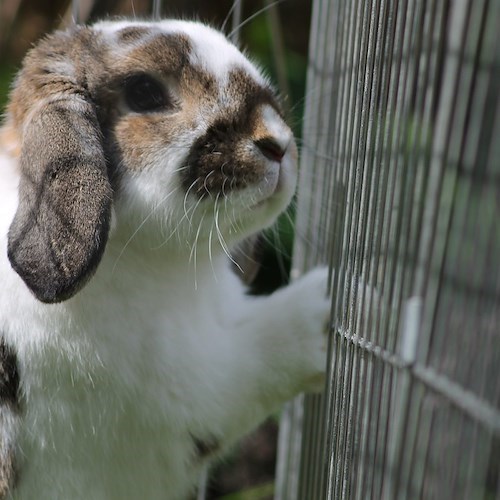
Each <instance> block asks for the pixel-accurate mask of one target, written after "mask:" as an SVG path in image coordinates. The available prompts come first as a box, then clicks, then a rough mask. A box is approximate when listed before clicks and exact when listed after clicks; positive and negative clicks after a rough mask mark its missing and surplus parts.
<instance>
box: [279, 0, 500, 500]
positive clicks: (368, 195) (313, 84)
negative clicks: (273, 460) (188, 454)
mask: <svg viewBox="0 0 500 500" xmlns="http://www.w3.org/2000/svg"><path fill="white" fill-rule="evenodd" d="M498 26H500V3H499V2H497V1H487V0H479V1H478V0H474V1H473V0H460V1H459V0H454V1H452V0H427V1H424V0H392V1H391V0H373V1H366V0H336V1H333V0H316V1H315V2H314V10H313V21H312V27H311V39H310V57H309V59H310V60H309V70H308V84H307V88H308V89H307V96H306V115H305V119H304V127H303V147H302V160H301V181H300V187H299V206H298V220H297V229H296V231H297V243H296V248H295V265H294V274H296V275H298V274H300V273H301V272H302V271H303V270H305V269H307V268H309V267H311V266H313V265H316V264H317V263H318V262H320V263H329V265H330V267H331V270H332V271H331V281H330V291H331V297H332V315H331V329H330V337H329V365H328V380H327V384H326V391H325V395H324V397H318V396H312V397H306V398H301V399H298V400H296V401H295V402H293V403H291V404H290V405H289V406H288V408H287V409H286V411H285V415H284V417H283V421H282V427H281V435H280V451H279V457H280V460H279V464H278V473H279V477H278V485H277V492H276V497H275V498H277V499H281V500H291V499H301V500H304V499H306V500H317V499H320V498H348V499H355V498H359V499H367V498H374V499H380V498H383V499H389V498H425V499H433V498H436V499H437V498H439V499H460V498H463V499H479V498H484V499H490V498H491V499H493V498H499V497H500V485H499V477H500V225H499V221H500V175H499V174H500V149H499V142H498V138H499V137H500V113H499V106H498V99H499V90H500V75H499V62H500V60H499V46H498V35H497V32H498Z"/></svg>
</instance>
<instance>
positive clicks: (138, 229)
mask: <svg viewBox="0 0 500 500" xmlns="http://www.w3.org/2000/svg"><path fill="white" fill-rule="evenodd" d="M177 189H178V188H175V189H172V191H170V192H169V193H168V194H167V195H166V196H165V197H164V198H163V199H162V200H161V201H160V202H159V203H158V204H157V205H155V206H154V207H153V208H152V209H151V211H150V212H149V214H148V215H147V216H146V217H144V219H143V221H142V222H141V223H140V224H139V226H138V227H137V229H136V230H135V231H134V232H133V233H132V235H131V236H130V238H129V239H128V240H127V241H126V242H125V245H123V247H122V249H121V250H120V253H119V254H118V257H117V258H116V260H115V263H114V265H113V270H112V273H114V272H115V269H116V266H117V265H118V261H119V260H120V259H121V257H122V255H123V254H124V252H125V250H126V249H127V247H128V246H129V245H130V243H131V242H132V240H133V239H134V238H135V236H136V235H137V233H138V232H139V231H140V230H141V229H142V228H143V227H144V225H145V224H146V222H147V221H148V220H149V219H150V218H151V217H152V216H153V214H154V213H155V212H156V211H157V210H158V208H160V206H161V205H162V204H163V203H165V201H167V200H168V198H170V196H172V195H173V194H174V193H175V192H176V191H177Z"/></svg>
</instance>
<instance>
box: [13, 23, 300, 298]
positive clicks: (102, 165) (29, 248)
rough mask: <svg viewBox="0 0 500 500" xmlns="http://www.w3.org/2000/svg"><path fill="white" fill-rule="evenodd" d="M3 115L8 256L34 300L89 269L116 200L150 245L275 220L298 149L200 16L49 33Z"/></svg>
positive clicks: (73, 286)
mask: <svg viewBox="0 0 500 500" xmlns="http://www.w3.org/2000/svg"><path fill="white" fill-rule="evenodd" d="M6 128H8V129H9V132H10V133H11V135H13V136H15V137H16V141H17V143H18V145H19V170H20V184H19V206H18V209H17V212H16V215H15V217H14V220H13V222H12V225H11V227H10V231H9V242H8V252H9V258H10V260H11V263H12V266H13V267H14V269H15V270H16V272H17V273H18V274H19V275H20V276H21V277H22V278H23V280H24V281H25V282H26V284H27V285H28V287H29V288H30V289H31V290H32V291H33V293H34V294H35V295H36V296H37V297H38V298H39V299H40V300H42V301H44V302H57V301H61V300H65V299H67V298H69V297H71V296H72V295H74V294H75V293H76V292H77V291H78V290H79V289H80V288H81V287H82V286H83V285H84V284H85V282H86V281H87V280H88V279H89V277H90V276H91V275H92V273H93V272H94V271H95V269H96V267H97V265H98V263H99V261H100V259H101V257H102V255H103V252H104V249H105V246H106V243H107V240H108V233H109V228H110V218H111V212H112V207H114V210H115V212H116V219H117V220H116V224H117V227H120V226H123V227H129V228H130V231H134V228H135V230H136V229H137V228H138V227H139V226H141V227H142V226H144V227H145V228H146V227H152V228H153V230H155V231H156V233H157V235H158V240H159V243H160V244H162V241H163V244H165V245H178V246H179V245H181V246H182V245H183V244H184V243H183V242H185V241H187V242H190V244H193V241H194V240H195V239H196V243H197V244H198V245H201V242H202V241H206V242H207V244H212V242H210V243H208V241H209V240H212V239H213V240H219V241H220V242H221V244H222V245H233V244H235V243H237V242H238V241H240V240H242V239H243V238H245V237H246V236H248V235H249V234H251V233H253V232H255V231H257V230H259V229H261V228H263V227H265V226H267V225H269V224H270V223H272V222H273V220H274V219H275V218H276V216H277V215H278V214H279V213H280V212H281V211H282V210H283V209H284V207H285V206H286V205H287V204H288V202H289V201H290V199H291V197H292V195H293V191H294V189H295V181H296V162H297V150H296V146H295V143H294V140H293V137H292V133H291V131H290V129H289V127H288V126H287V125H286V124H285V122H284V120H283V116H282V113H281V111H280V106H279V104H278V102H277V100H276V98H275V95H274V93H273V90H272V88H271V87H270V85H269V83H268V82H267V81H266V79H265V78H263V76H262V75H261V73H260V72H259V71H258V69H256V67H255V66H254V65H253V64H252V63H250V62H249V60H248V59H247V58H246V57H245V56H243V55H242V53H241V52H240V51H238V50H237V48H236V47H235V46H234V45H232V44H231V43H230V42H229V41H228V40H226V38H225V37H224V36H223V35H222V34H220V33H219V32H217V31H215V30H213V29H211V28H209V27H207V26H205V25H203V24H200V23H195V22H186V21H162V22H154V23H149V22H125V21H118V22H103V23H99V24H97V25H95V26H93V27H75V28H73V29H71V30H69V31H65V32H57V33H55V34H53V35H51V36H49V37H48V38H46V39H45V40H43V41H42V42H41V43H39V44H38V46H36V47H35V48H34V49H33V50H32V51H31V52H30V53H29V54H28V56H27V57H26V59H25V63H24V65H23V69H22V70H21V72H20V73H19V75H18V77H17V80H16V82H15V85H14V89H13V91H12V95H11V101H10V105H9V108H8V115H7V122H6ZM174 233H175V236H174V237H173V238H170V236H171V235H172V234H174ZM214 234H215V235H216V237H214V238H212V236H213V235H214ZM179 236H180V237H179ZM181 250H183V249H181ZM184 251H185V249H184Z"/></svg>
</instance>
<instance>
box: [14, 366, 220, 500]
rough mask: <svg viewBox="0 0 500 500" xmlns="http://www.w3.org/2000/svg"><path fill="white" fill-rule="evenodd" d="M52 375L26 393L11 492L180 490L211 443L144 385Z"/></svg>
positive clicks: (105, 494) (179, 493)
mask: <svg viewBox="0 0 500 500" xmlns="http://www.w3.org/2000/svg"><path fill="white" fill-rule="evenodd" d="M57 379H58V380H57V381H56V380H53V381H52V382H53V383H52V384H51V385H48V386H46V387H48V388H47V389H43V390H41V391H39V392H38V393H35V392H33V393H32V394H31V397H30V398H29V399H28V401H27V404H26V408H25V415H24V419H23V424H22V428H21V435H20V441H19V451H20V453H19V457H20V482H19V487H18V488H17V489H16V495H18V497H16V498H22V499H31V498H33V499H35V498H62V496H61V495H64V497H65V498H68V497H67V495H68V494H70V493H71V494H72V495H73V497H77V498H82V492H85V498H92V499H96V500H99V499H103V500H104V499H109V498H124V499H127V498H140V497H141V496H142V497H144V496H145V498H148V499H149V498H151V499H155V498H165V493H166V492H168V493H169V496H168V498H172V499H175V498H183V497H184V494H185V493H186V491H187V490H188V489H189V488H190V486H191V485H192V483H193V480H194V481H196V477H197V476H198V474H199V472H200V470H201V468H202V467H203V465H204V463H206V460H207V459H208V458H209V457H210V455H211V454H212V452H215V451H216V447H217V444H216V443H212V442H211V441H210V440H204V439H203V437H198V436H196V435H195V434H194V432H195V431H192V430H191V426H190V422H189V421H188V419H187V420H186V421H184V422H182V421H180V420H178V417H177V411H179V410H180V408H177V409H173V410H172V412H171V413H169V412H168V410H167V409H166V406H168V405H167V404H166V403H165V404H163V403H160V402H158V403H159V404H157V405H154V404H152V403H151V401H150V400H149V394H148V392H150V391H149V389H148V387H144V393H143V394H141V393H140V392H139V391H136V390H133V391H126V390H124V388H123V387H120V386H119V385H117V384H114V383H113V381H110V380H106V379H105V378H104V377H103V374H102V373H101V374H99V373H94V374H91V373H89V374H88V378H87V380H81V379H79V378H78V377H77V376H75V375H73V376H72V375H71V374H65V373H64V370H61V371H60V372H59V374H58V376H57ZM151 392H152V391H151ZM162 397H164V398H166V397H167V396H165V395H164V396H162V395H161V394H159V393H157V399H161V398H162ZM175 404H179V403H175V402H174V401H172V402H171V405H175ZM124 471H126V472H125V473H124ZM63 492H64V493H63Z"/></svg>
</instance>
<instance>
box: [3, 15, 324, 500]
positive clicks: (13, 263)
mask: <svg viewBox="0 0 500 500" xmlns="http://www.w3.org/2000/svg"><path fill="white" fill-rule="evenodd" d="M296 176H297V148H296V145H295V142H294V139H293V137H292V132H291V131H290V128H289V127H288V126H287V125H286V123H285V121H284V118H283V114H282V111H281V110H280V105H279V103H278V101H277V99H276V97H275V94H274V92H273V90H272V87H271V86H270V84H269V82H268V81H267V80H266V78H264V77H263V76H262V74H261V72H260V71H259V69H257V68H256V66H255V65H254V64H252V63H251V62H250V61H249V60H248V59H247V57H245V56H244V55H242V53H241V52H240V51H239V50H238V49H237V48H236V47H235V46H234V45H232V44H231V43H230V42H229V41H228V40H227V39H226V38H225V37H224V36H223V35H222V34H220V33H219V32H217V31H215V30H214V29H212V28H210V27H207V26H206V25H204V24H201V23H197V22H187V21H174V20H171V21H159V22H139V21H134V22H131V21H130V22H129V21H106V22H101V23H98V24H96V25H93V26H91V27H84V26H77V27H73V28H71V29H70V30H68V31H61V32H56V33H54V34H52V35H50V36H48V37H47V38H45V39H44V40H42V41H41V42H40V43H38V45H37V46H36V47H35V48H33V49H32V50H31V51H30V52H29V54H28V55H27V57H26V59H25V61H24V64H23V67H22V69H21V71H20V72H19V74H18V76H17V78H16V80H15V82H14V85H13V89H12V92H11V95H10V101H9V104H8V108H7V112H6V116H5V119H4V123H3V126H2V128H1V129H0V438H1V441H0V497H4V498H15V499H23V500H24V499H42V500H45V499H46V500H49V499H50V500H55V499H64V500H66V499H70V498H81V499H91V500H100V499H137V498H144V499H148V500H151V499H157V498H158V499H160V498H161V499H185V498H188V497H189V495H190V494H191V493H192V492H193V489H194V487H195V485H196V483H197V480H198V476H199V474H200V471H201V470H202V469H203V468H204V467H205V466H206V465H207V463H208V462H209V461H212V460H214V459H217V457H220V456H221V455H222V454H223V453H224V451H227V449H228V448H230V447H231V445H233V444H234V443H235V442H236V441H237V440H238V438H240V437H241V436H242V435H243V434H244V433H245V432H248V431H249V430H251V429H252V428H254V427H255V426H256V425H257V424H258V423H259V422H260V421H261V420H262V419H264V418H265V417H266V416H267V415H269V414H270V413H272V412H273V411H275V410H276V409H277V408H279V406H280V405H281V404H282V403H283V402H284V401H286V400H288V399H289V398H292V397H293V396H295V395H296V394H298V393H299V392H301V391H309V390H311V391H314V390H318V389H319V388H321V386H322V381H323V379H324V370H325V362H326V349H325V344H326V342H325V338H326V337H325V333H324V330H325V328H324V327H325V323H326V321H327V317H328V300H327V298H326V281H327V276H326V274H327V273H326V271H325V270H324V269H321V270H315V271H312V272H311V273H309V274H306V275H305V276H303V277H302V278H300V279H299V280H297V281H296V282H294V283H293V284H292V285H291V286H288V287H286V288H283V289H281V290H279V291H277V292H275V293H274V294H273V295H271V296H269V297H252V296H249V295H248V294H247V293H246V289H245V286H244V285H243V283H242V282H241V280H240V279H239V277H238V276H237V275H236V274H237V273H235V272H234V270H233V266H232V264H231V261H230V258H229V254H230V252H231V251H233V250H234V249H235V248H237V247H238V245H239V244H241V242H243V241H244V240H246V239H247V238H248V237H249V236H251V235H253V234H255V233H256V232H258V231H260V230H262V229H263V228H266V227H268V226H269V225H271V224H272V223H273V221H275V219H276V217H277V216H278V214H279V213H280V212H282V211H283V210H284V209H285V207H286V206H287V205H288V203H289V202H290V200H291V198H292V196H293V193H294V190H295V185H296Z"/></svg>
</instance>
